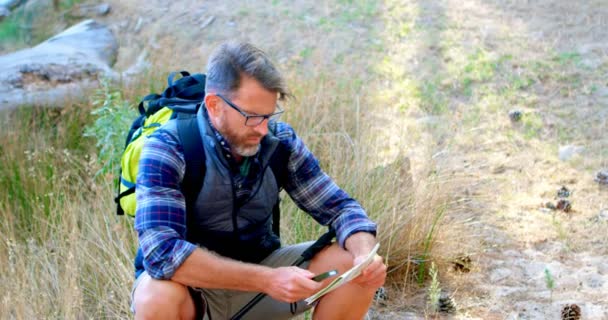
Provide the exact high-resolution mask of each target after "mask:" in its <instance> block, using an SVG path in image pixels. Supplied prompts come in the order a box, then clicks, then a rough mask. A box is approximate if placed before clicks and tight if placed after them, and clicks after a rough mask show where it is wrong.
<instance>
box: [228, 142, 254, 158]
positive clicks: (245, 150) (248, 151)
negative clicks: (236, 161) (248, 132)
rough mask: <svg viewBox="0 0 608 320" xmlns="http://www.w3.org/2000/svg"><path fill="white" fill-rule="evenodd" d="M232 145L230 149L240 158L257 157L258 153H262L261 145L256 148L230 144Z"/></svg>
mask: <svg viewBox="0 0 608 320" xmlns="http://www.w3.org/2000/svg"><path fill="white" fill-rule="evenodd" d="M228 143H230V147H231V148H232V149H233V150H234V152H235V153H236V154H238V155H240V156H243V157H251V156H253V155H255V154H256V153H258V151H260V144H259V143H258V144H256V145H254V146H245V145H238V144H235V143H232V142H228Z"/></svg>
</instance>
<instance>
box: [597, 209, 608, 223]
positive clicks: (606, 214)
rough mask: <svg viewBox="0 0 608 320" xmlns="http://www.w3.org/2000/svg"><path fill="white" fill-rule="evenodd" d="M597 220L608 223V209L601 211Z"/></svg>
mask: <svg viewBox="0 0 608 320" xmlns="http://www.w3.org/2000/svg"><path fill="white" fill-rule="evenodd" d="M597 219H598V220H599V221H608V209H602V210H600V213H598V214H597Z"/></svg>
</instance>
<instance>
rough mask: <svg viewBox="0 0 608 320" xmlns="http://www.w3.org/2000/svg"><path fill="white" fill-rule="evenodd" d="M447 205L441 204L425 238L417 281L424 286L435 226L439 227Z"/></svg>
mask: <svg viewBox="0 0 608 320" xmlns="http://www.w3.org/2000/svg"><path fill="white" fill-rule="evenodd" d="M445 209H446V208H445V206H441V207H440V208H439V209H438V210H437V212H436V213H435V217H434V219H433V223H432V224H431V229H430V230H429V232H428V233H427V235H426V237H425V239H424V251H423V253H422V259H420V265H419V267H418V276H417V281H418V285H419V286H421V287H422V285H423V283H424V275H425V273H426V261H427V260H428V258H429V253H430V250H431V244H432V242H433V239H434V238H433V237H434V235H435V228H437V227H438V225H439V222H440V221H441V218H442V217H443V215H444V213H445Z"/></svg>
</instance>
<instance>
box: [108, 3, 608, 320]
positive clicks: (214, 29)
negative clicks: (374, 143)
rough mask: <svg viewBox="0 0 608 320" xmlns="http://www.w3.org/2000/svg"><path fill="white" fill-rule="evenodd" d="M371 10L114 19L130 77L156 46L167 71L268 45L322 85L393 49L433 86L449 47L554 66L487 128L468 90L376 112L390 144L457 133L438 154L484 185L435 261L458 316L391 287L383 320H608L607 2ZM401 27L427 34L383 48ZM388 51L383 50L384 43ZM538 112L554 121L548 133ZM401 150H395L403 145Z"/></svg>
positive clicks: (196, 11) (240, 9)
mask: <svg viewBox="0 0 608 320" xmlns="http://www.w3.org/2000/svg"><path fill="white" fill-rule="evenodd" d="M368 2H369V1H361V3H362V4H361V3H359V4H358V5H359V6H363V9H361V10H359V11H356V10H353V9H349V8H351V7H352V6H356V4H351V5H349V4H348V3H351V2H348V3H346V2H343V1H341V2H339V3H340V4H328V3H321V2H313V1H289V2H287V1H273V2H272V4H271V3H270V2H268V1H257V0H248V1H243V2H238V3H237V2H227V1H217V0H213V1H204V2H200V1H195V0H174V1H158V0H152V1H148V0H146V1H144V0H133V1H128V2H127V1H118V0H113V1H109V3H110V5H111V6H112V12H111V14H110V15H108V16H106V17H104V18H101V19H99V20H101V21H103V22H105V23H107V24H108V25H110V27H111V28H112V30H113V31H114V33H115V35H116V36H117V37H118V38H119V43H120V53H119V57H118V61H117V63H116V65H115V69H117V70H119V71H120V70H124V69H126V68H128V66H130V65H131V64H133V63H135V61H136V60H137V57H138V56H139V55H140V54H141V53H142V52H147V54H148V59H149V60H150V61H152V62H153V63H154V65H164V66H165V69H166V70H179V69H189V70H200V71H202V70H204V62H205V61H206V58H207V56H208V54H209V53H210V50H211V49H212V48H214V47H215V45H216V44H218V43H220V42H222V41H224V40H226V39H241V40H248V41H251V42H253V43H256V44H259V45H260V46H262V47H263V48H264V49H265V50H266V51H267V52H268V53H269V54H270V55H271V56H272V57H273V59H275V60H276V61H277V62H278V63H279V65H280V66H281V67H282V68H283V69H285V70H289V68H290V67H293V66H294V65H298V66H299V68H298V70H310V73H311V76H314V72H315V70H321V69H324V68H328V69H331V70H334V72H335V73H336V74H337V75H340V74H343V75H348V73H349V72H352V71H353V70H357V72H358V73H366V72H367V71H366V70H372V69H371V66H372V62H375V60H378V61H381V60H382V59H384V58H385V57H390V56H391V55H392V57H393V60H394V61H397V62H399V63H401V64H402V66H403V68H404V69H405V70H407V72H410V73H411V74H414V75H417V76H418V77H419V78H424V77H430V75H432V74H433V73H435V74H437V73H438V72H439V73H443V74H446V75H449V74H450V72H449V70H440V71H437V69H436V67H437V66H438V65H444V66H445V65H446V64H449V63H451V61H454V59H458V58H459V54H458V53H453V52H451V51H450V48H454V47H459V48H462V50H464V52H471V50H469V49H471V48H475V47H481V48H484V50H485V51H486V52H489V54H490V56H491V57H494V56H493V55H492V54H493V53H500V54H503V55H509V56H510V57H512V58H510V59H511V60H510V62H509V63H508V64H509V67H511V70H512V71H510V72H512V73H513V74H516V75H522V76H525V75H526V72H529V70H531V69H530V68H526V67H525V66H529V65H528V64H526V63H529V62H534V61H541V62H542V61H548V62H547V64H548V65H547V66H545V67H542V64H541V71H538V72H536V73H534V74H533V75H532V76H531V77H532V78H534V82H533V84H531V85H529V87H528V88H527V89H526V90H525V91H523V93H518V95H517V96H516V98H515V100H509V101H507V102H504V103H503V106H504V107H505V108H506V109H505V110H503V109H501V110H499V111H496V112H494V113H489V114H485V115H484V114H482V115H479V116H478V118H479V121H478V122H477V123H476V125H475V126H465V125H461V124H462V123H464V121H465V120H466V118H467V117H468V116H469V115H470V114H471V113H473V112H475V109H473V108H472V106H471V105H470V104H469V102H470V101H471V98H470V97H466V96H462V95H458V94H450V95H448V94H446V96H445V97H446V100H447V102H446V104H447V110H448V112H445V113H443V114H440V115H438V116H436V118H429V117H427V115H424V114H421V113H420V112H419V110H414V111H407V112H399V111H396V110H394V109H391V108H386V110H387V111H386V112H385V113H382V112H379V114H377V117H378V118H379V119H382V121H383V122H385V123H386V125H385V126H384V128H389V129H386V131H385V132H384V133H379V139H380V137H382V135H384V136H385V137H391V136H393V137H394V136H395V135H394V132H396V131H397V130H403V128H412V127H425V128H426V127H428V126H429V123H431V124H432V123H440V124H444V125H445V129H444V131H443V132H442V131H441V130H440V129H434V130H435V131H433V133H432V134H431V135H432V136H433V137H434V141H437V143H438V147H437V150H438V153H437V154H436V160H437V162H438V163H439V164H440V165H442V166H444V168H449V169H450V170H453V171H455V172H457V173H458V174H459V175H461V176H466V177H467V178H468V180H467V181H469V182H468V184H467V185H464V186H463V190H462V194H458V195H456V198H457V199H460V200H462V202H463V203H465V204H466V205H465V207H466V208H467V210H465V211H459V216H456V217H448V218H447V220H446V221H451V222H457V223H458V224H459V225H458V227H453V228H447V227H446V228H444V229H445V230H446V231H445V232H442V235H441V237H440V240H439V241H438V243H437V252H438V253H436V254H435V258H436V259H437V260H438V261H443V264H441V268H440V277H441V283H442V286H443V289H444V290H445V291H447V292H449V293H450V294H451V295H452V296H453V297H454V299H455V300H456V302H457V304H458V312H457V313H456V314H455V315H446V314H439V315H432V314H430V313H427V312H426V310H427V309H426V306H425V301H426V299H425V291H424V290H420V291H418V292H414V293H412V294H411V296H409V297H407V298H403V300H401V298H390V293H391V291H390V289H389V292H388V293H389V300H388V304H389V306H388V307H381V306H380V305H376V306H375V308H374V309H375V310H374V311H373V312H371V313H370V318H373V319H417V318H427V317H434V316H437V317H439V318H444V317H445V318H450V317H454V318H461V319H558V318H560V315H561V312H562V309H563V307H564V306H566V305H569V304H577V305H578V306H580V308H581V312H582V315H583V319H608V255H607V254H608V236H607V233H606V227H607V226H608V221H607V220H606V217H605V215H603V216H602V215H601V214H600V213H601V212H602V210H606V209H607V208H608V201H607V199H608V188H607V187H602V186H601V185H599V184H598V183H597V182H595V181H594V177H595V174H596V172H597V171H599V170H600V169H602V168H606V167H608V160H607V158H606V157H607V156H608V153H607V152H606V151H607V150H608V140H607V137H606V134H605V132H606V129H607V128H608V127H607V126H606V123H607V118H608V112H607V110H608V82H607V80H606V79H607V78H606V75H608V59H607V54H608V32H607V31H606V30H608V29H607V27H608V5H606V2H605V1H603V0H590V1H585V2H584V3H580V2H572V1H558V0H537V1H498V0H489V1H478V0H464V1H457V0H444V1H433V2H426V1H400V2H397V1H386V3H384V4H381V5H380V4H379V5H378V6H379V9H378V10H377V11H374V12H373V13H371V14H369V13H366V11H365V5H366V4H367V3H368ZM402 9H403V10H405V12H402V11H400V10H402ZM400 12H401V13H400ZM416 14H418V16H417V17H415V15H416ZM391 19H393V20H396V21H401V20H402V21H403V22H412V26H413V27H412V28H411V29H410V30H405V29H404V31H403V32H404V34H403V36H401V37H396V38H395V37H393V38H387V39H392V40H391V41H393V42H390V41H388V40H386V39H384V40H382V39H381V40H378V39H379V38H382V37H383V34H385V33H386V32H389V31H390V30H387V29H386V28H388V25H389V24H390V23H391ZM400 19H401V20H400ZM328 21H329V22H328ZM330 22H331V23H330ZM326 26H329V27H326ZM421 30H422V31H421ZM408 32H409V33H408ZM438 33H441V36H437V34H438ZM379 41H380V42H381V43H382V45H384V49H383V50H370V49H369V48H371V47H374V46H378V44H379V43H380V42H379ZM467 50H469V51H467ZM472 52H475V51H474V50H473V51H472ZM560 59H563V60H560ZM338 60H340V61H343V63H341V64H337V63H336V61H338ZM425 63H426V64H425ZM523 64H526V65H525V66H524V65H523ZM302 66H304V67H302ZM542 68H544V69H542ZM499 70H503V69H499ZM543 70H544V71H543ZM304 72H306V71H304ZM370 73H371V72H370ZM376 76H377V78H374V79H376V80H378V79H383V76H382V75H380V76H378V75H374V77H376ZM370 77H372V76H370ZM497 77H500V75H498V76H497ZM427 79H431V78H427ZM384 80H386V83H384V82H380V80H378V83H379V84H377V85H374V86H377V87H383V86H385V87H390V83H389V82H391V81H392V80H394V79H391V78H390V77H388V76H386V77H384ZM444 88H446V87H440V90H443V89H444ZM448 89H450V88H448ZM448 89H446V90H448ZM452 89H453V88H452ZM452 89H450V90H452ZM454 91H458V90H452V91H451V92H454ZM501 99H502V98H501ZM505 99H507V98H505ZM499 100H500V99H499ZM389 102H390V101H389ZM392 102H393V103H394V102H395V101H392ZM499 102H500V101H499ZM389 105H390V103H389ZM512 108H519V109H521V110H522V113H523V119H522V120H521V121H522V122H514V121H512V120H510V119H509V115H508V111H509V110H510V109H512ZM433 117H435V116H433ZM526 117H528V118H527V119H532V117H537V118H538V119H540V125H539V127H538V128H536V127H534V126H533V124H534V122H525V120H526ZM529 126H532V129H534V130H536V129H537V130H536V131H534V132H533V133H534V136H533V137H532V138H530V139H526V138H521V135H522V132H525V130H527V128H529ZM535 128H536V129H535ZM405 130H409V129H405ZM564 132H566V133H567V135H565V134H564ZM424 137H425V136H424V135H423V136H422V138H424ZM387 141H388V142H386V143H387V144H388V146H389V147H390V146H391V144H397V143H399V141H392V140H391V139H387ZM448 142H449V143H448ZM566 144H573V145H579V146H585V149H584V150H585V151H583V152H582V153H581V154H579V155H576V156H574V158H573V159H572V160H569V161H561V160H559V158H558V147H559V146H561V145H566ZM421 145H423V143H420V141H412V142H411V143H410V145H409V147H410V148H411V149H410V150H408V152H409V155H410V156H411V157H412V162H413V165H414V166H416V165H417V164H419V163H420V162H421V161H423V160H422V159H420V158H418V157H417V155H419V154H420V153H421V151H420V149H421V148H424V147H423V146H421ZM388 150H391V149H390V148H388ZM441 150H443V151H442V152H439V151H441ZM396 153H398V152H397V151H393V152H392V153H391V152H387V153H385V154H383V156H384V157H394V156H396ZM562 186H565V187H566V188H568V189H569V190H570V191H571V195H569V197H568V201H570V203H571V210H570V211H569V212H565V211H563V210H559V209H551V208H550V206H549V207H548V206H547V205H546V204H547V202H553V203H557V202H558V200H559V199H558V197H557V192H558V190H559V189H560V188H561V187H562ZM454 237H457V239H459V241H454ZM461 255H466V256H468V257H470V259H471V262H470V271H469V272H463V271H462V269H461V270H460V271H458V270H455V269H454V268H451V267H450V266H451V265H452V260H453V259H454V258H455V257H457V256H461ZM551 282H553V285H551ZM395 306H399V307H395ZM404 310H405V311H404Z"/></svg>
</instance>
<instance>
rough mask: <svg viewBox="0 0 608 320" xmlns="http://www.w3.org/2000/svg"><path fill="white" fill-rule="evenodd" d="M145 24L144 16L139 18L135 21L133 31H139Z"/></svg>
mask: <svg viewBox="0 0 608 320" xmlns="http://www.w3.org/2000/svg"><path fill="white" fill-rule="evenodd" d="M143 25H144V19H142V17H138V18H137V22H136V23H135V27H134V28H133V32H135V33H139V31H141V27H142V26H143Z"/></svg>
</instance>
